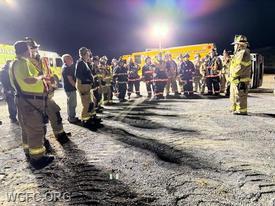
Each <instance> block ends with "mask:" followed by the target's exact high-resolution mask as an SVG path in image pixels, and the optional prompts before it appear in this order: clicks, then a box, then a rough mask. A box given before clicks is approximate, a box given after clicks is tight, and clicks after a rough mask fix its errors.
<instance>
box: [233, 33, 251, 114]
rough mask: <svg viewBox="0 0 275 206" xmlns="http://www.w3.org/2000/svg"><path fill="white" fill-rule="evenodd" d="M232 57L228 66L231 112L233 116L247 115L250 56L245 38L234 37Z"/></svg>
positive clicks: (242, 36) (240, 36)
mask: <svg viewBox="0 0 275 206" xmlns="http://www.w3.org/2000/svg"><path fill="white" fill-rule="evenodd" d="M232 45H234V56H233V57H232V60H231V64H230V78H229V79H230V100H231V111H232V112H233V114H235V115H247V96H248V86H249V83H250V81H251V65H252V62H251V56H250V50H249V49H248V46H249V43H248V41H247V38H246V36H244V35H236V36H235V39H234V42H233V43H232Z"/></svg>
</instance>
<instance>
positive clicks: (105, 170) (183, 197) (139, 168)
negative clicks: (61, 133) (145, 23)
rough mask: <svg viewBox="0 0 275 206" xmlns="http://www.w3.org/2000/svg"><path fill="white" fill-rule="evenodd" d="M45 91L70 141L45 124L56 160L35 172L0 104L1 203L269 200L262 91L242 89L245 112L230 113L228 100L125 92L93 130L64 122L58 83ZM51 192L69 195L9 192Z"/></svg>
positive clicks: (273, 163)
mask: <svg viewBox="0 0 275 206" xmlns="http://www.w3.org/2000/svg"><path fill="white" fill-rule="evenodd" d="M54 98H55V100H56V101H57V102H58V103H59V105H60V106H61V108H62V117H63V120H64V127H65V129H66V131H68V132H69V131H70V132H71V133H72V137H71V142H70V143H69V144H66V145H64V146H63V147H62V146H61V145H60V144H59V143H58V142H57V141H56V140H55V139H54V138H53V136H52V133H51V129H50V128H49V127H48V133H47V137H48V138H49V140H50V142H51V144H52V146H53V149H54V155H55V157H56V159H55V161H54V162H53V164H51V165H50V166H49V167H47V168H44V169H42V170H39V171H34V170H32V168H30V166H29V165H28V163H27V162H26V159H25V157H24V154H23V151H22V149H21V147H20V143H21V141H20V128H19V127H18V126H16V125H12V124H10V123H9V120H8V114H7V108H6V105H5V103H3V102H1V103H0V120H2V121H3V125H1V126H0V128H1V133H0V154H1V155H0V166H1V167H0V182H1V184H0V190H1V193H0V205H156V206H169V205H171V206H172V205H175V206H176V205H190V206H191V205H192V206H193V205H200V206H204V205H211V206H212V205H218V206H220V205H228V206H229V205H236V206H237V205H251V206H261V205H262V206H274V205H275V127H274V126H275V107H274V105H275V104H274V103H275V97H274V96H273V94H271V93H250V95H249V100H248V101H249V115H248V116H233V115H232V114H230V112H229V110H228V108H229V105H230V103H229V100H228V99H227V98H214V97H206V96H195V97H194V98H192V99H186V98H182V99H167V100H163V101H159V102H153V101H147V100H146V98H144V97H143V98H133V99H132V100H131V101H130V102H127V103H125V104H116V105H114V106H108V107H106V109H105V111H104V113H103V114H101V117H102V118H103V124H104V127H103V128H100V129H98V130H97V131H90V130H88V129H85V128H82V127H80V126H77V125H72V124H69V123H68V122H67V121H66V113H65V112H66V102H65V101H66V98H65V93H64V92H63V90H62V89H60V90H58V91H56V94H55V97H54ZM78 103H80V101H78ZM80 109H81V108H80V106H78V113H80ZM53 192H59V193H62V194H64V193H66V194H69V198H68V199H64V198H57V199H55V200H54V201H44V202H41V201H40V202H38V201H35V200H30V199H28V201H18V200H17V201H15V202H11V201H9V199H8V194H10V193H39V194H46V193H53Z"/></svg>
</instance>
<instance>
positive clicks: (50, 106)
mask: <svg viewBox="0 0 275 206" xmlns="http://www.w3.org/2000/svg"><path fill="white" fill-rule="evenodd" d="M60 110H61V109H60V107H59V106H58V105H57V104H56V102H55V101H54V100H53V99H52V98H48V100H47V104H46V114H47V115H48V117H49V121H50V124H51V127H52V129H53V133H54V134H55V135H57V134H59V133H62V132H64V129H63V123H62V118H61V115H60Z"/></svg>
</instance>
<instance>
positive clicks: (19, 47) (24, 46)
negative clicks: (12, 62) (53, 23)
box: [14, 41, 29, 55]
mask: <svg viewBox="0 0 275 206" xmlns="http://www.w3.org/2000/svg"><path fill="white" fill-rule="evenodd" d="M28 46H29V45H28V42H26V41H17V42H15V43H14V49H15V54H17V55H18V54H23V53H24V52H26V51H28V49H29V47H28Z"/></svg>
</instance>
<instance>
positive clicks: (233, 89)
mask: <svg viewBox="0 0 275 206" xmlns="http://www.w3.org/2000/svg"><path fill="white" fill-rule="evenodd" d="M247 96H248V83H245V88H243V89H239V88H238V84H235V83H231V84H230V101H231V110H232V111H233V112H237V113H247Z"/></svg>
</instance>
